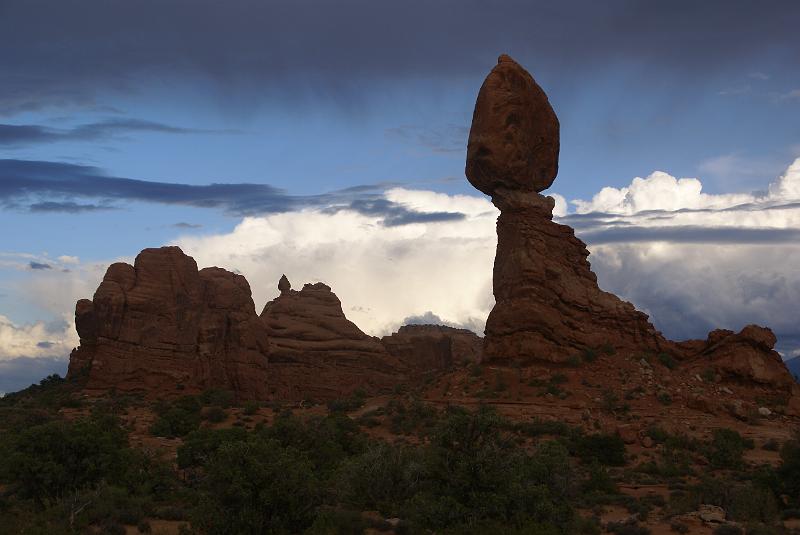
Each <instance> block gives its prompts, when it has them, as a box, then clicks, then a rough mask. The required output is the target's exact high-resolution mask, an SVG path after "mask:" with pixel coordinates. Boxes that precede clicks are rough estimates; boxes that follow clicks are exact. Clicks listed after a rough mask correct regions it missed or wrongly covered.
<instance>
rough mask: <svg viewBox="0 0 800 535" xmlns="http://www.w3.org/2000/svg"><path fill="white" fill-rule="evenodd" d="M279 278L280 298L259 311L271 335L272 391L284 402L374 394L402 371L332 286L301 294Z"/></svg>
mask: <svg viewBox="0 0 800 535" xmlns="http://www.w3.org/2000/svg"><path fill="white" fill-rule="evenodd" d="M284 278H285V277H282V278H281V283H280V285H281V286H283V287H284V288H285V289H281V290H282V291H281V294H280V295H279V296H278V297H276V298H275V299H274V300H272V301H270V302H269V303H267V304H266V306H265V307H264V310H263V312H261V320H262V324H263V325H264V328H265V330H266V332H267V334H268V336H269V344H270V374H271V378H270V388H271V390H272V391H273V393H274V394H275V395H276V396H278V397H281V398H288V399H315V400H320V399H331V398H336V397H341V396H346V395H349V394H352V393H353V392H354V391H356V390H359V389H361V390H364V391H366V392H369V393H376V392H379V391H383V390H388V389H390V388H391V387H392V386H393V385H395V384H397V383H398V382H399V381H400V380H401V378H402V376H403V372H404V369H403V368H404V367H403V366H401V365H400V364H399V363H398V361H397V359H395V358H394V357H392V356H391V355H390V354H389V353H388V352H387V351H386V349H384V347H383V345H382V344H381V343H380V340H378V339H377V338H374V337H372V336H369V335H367V334H365V333H364V332H362V331H361V329H359V328H358V327H357V326H356V325H355V324H354V323H353V322H351V321H350V320H348V319H347V318H346V317H345V315H344V312H343V311H342V303H341V302H340V301H339V298H338V297H336V294H334V293H333V292H332V291H331V289H330V287H328V286H326V285H325V284H323V283H321V282H318V283H316V284H306V285H305V286H303V289H302V290H300V291H297V290H292V289H290V288H291V286H290V285H289V281H288V279H286V280H285V284H283V283H284Z"/></svg>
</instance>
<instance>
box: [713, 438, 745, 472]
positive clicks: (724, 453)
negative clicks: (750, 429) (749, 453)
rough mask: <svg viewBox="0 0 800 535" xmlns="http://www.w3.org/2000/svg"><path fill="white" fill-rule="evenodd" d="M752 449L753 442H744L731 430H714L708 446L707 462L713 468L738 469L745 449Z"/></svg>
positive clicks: (743, 439)
mask: <svg viewBox="0 0 800 535" xmlns="http://www.w3.org/2000/svg"><path fill="white" fill-rule="evenodd" d="M751 448H753V441H752V440H746V439H745V438H743V437H742V435H740V434H739V433H738V432H737V431H734V430H733V429H714V430H713V431H712V432H711V442H710V443H709V445H708V453H707V457H708V461H709V463H711V466H713V467H714V468H731V469H733V468H739V467H741V466H742V463H743V459H742V456H743V455H744V452H745V450H746V449H751Z"/></svg>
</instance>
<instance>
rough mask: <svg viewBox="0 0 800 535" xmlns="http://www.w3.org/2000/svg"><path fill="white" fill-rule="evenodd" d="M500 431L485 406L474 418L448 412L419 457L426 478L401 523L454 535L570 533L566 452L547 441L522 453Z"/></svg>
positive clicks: (569, 479)
mask: <svg viewBox="0 0 800 535" xmlns="http://www.w3.org/2000/svg"><path fill="white" fill-rule="evenodd" d="M505 425H506V424H505V423H504V422H503V421H502V419H501V418H500V417H499V416H498V415H497V414H496V413H495V412H494V411H492V410H490V409H487V408H485V407H484V408H481V409H479V410H478V411H477V413H475V414H471V413H469V412H467V411H466V410H463V409H455V408H451V409H449V410H448V411H447V413H446V414H445V416H444V418H443V419H442V421H441V422H440V423H439V425H438V426H437V427H436V429H435V431H434V432H433V434H432V437H431V442H430V445H429V446H428V447H426V448H425V449H424V450H423V451H422V452H421V455H422V457H421V463H422V470H423V473H424V479H423V480H422V481H421V482H420V489H419V491H418V492H417V493H416V494H415V495H414V496H413V497H412V498H411V499H409V500H408V501H407V502H406V505H405V506H404V507H405V511H406V514H405V516H404V517H405V518H409V519H410V521H411V522H412V524H414V525H416V526H418V527H419V528H425V529H429V530H441V529H443V528H450V529H451V530H452V529H456V532H460V531H458V530H459V529H460V530H467V531H469V529H472V528H474V527H475V526H476V525H477V524H478V523H480V522H488V521H501V522H505V523H509V524H511V525H514V526H516V525H519V524H521V523H523V522H534V523H540V524H546V525H550V526H564V527H565V528H564V529H568V527H569V526H571V525H572V523H573V520H574V513H573V511H572V508H571V507H570V506H569V504H568V501H567V498H568V497H569V496H570V493H571V491H572V490H573V489H572V471H571V469H570V465H569V459H568V454H567V451H566V450H565V449H564V447H563V446H561V445H560V444H558V443H555V442H545V443H543V444H541V445H539V447H538V448H537V450H536V451H535V452H534V453H533V454H528V453H527V452H525V451H524V450H522V449H521V448H515V447H514V446H513V442H512V441H510V440H509V439H508V437H506V436H505V434H504V433H503V429H504V427H505ZM473 532H474V531H473Z"/></svg>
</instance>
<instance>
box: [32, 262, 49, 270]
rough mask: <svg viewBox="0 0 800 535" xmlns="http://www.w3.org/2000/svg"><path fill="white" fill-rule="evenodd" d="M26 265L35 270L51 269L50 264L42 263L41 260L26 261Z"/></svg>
mask: <svg viewBox="0 0 800 535" xmlns="http://www.w3.org/2000/svg"><path fill="white" fill-rule="evenodd" d="M28 267H29V268H31V269H35V270H44V269H53V266H51V265H50V264H43V263H41V262H34V261H33V260H31V261H30V263H28Z"/></svg>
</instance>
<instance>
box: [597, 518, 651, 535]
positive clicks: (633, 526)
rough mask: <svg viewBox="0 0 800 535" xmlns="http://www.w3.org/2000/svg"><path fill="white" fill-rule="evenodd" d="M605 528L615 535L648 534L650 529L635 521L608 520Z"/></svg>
mask: <svg viewBox="0 0 800 535" xmlns="http://www.w3.org/2000/svg"><path fill="white" fill-rule="evenodd" d="M606 529H607V530H608V531H609V533H614V534H616V535H650V530H649V529H648V528H646V527H644V526H640V525H639V523H638V522H636V521H625V522H609V523H608V525H607V526H606Z"/></svg>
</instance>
